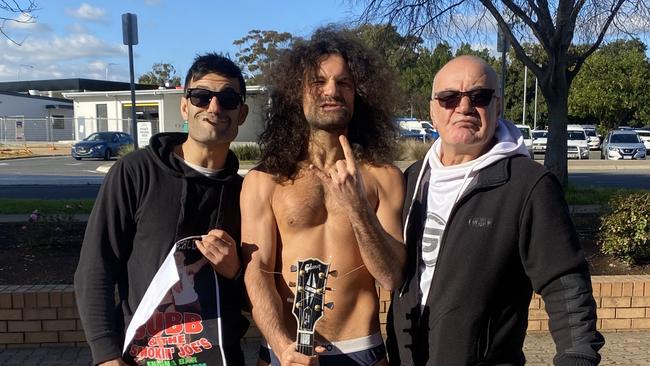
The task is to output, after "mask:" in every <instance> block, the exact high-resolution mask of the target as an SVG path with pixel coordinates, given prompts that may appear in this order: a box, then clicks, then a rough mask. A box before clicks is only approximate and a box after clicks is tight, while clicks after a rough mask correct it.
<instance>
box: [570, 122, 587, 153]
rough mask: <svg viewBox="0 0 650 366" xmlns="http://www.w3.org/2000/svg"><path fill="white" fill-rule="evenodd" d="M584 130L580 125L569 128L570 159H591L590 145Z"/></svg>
mask: <svg viewBox="0 0 650 366" xmlns="http://www.w3.org/2000/svg"><path fill="white" fill-rule="evenodd" d="M587 141H588V140H587V134H586V133H585V130H584V128H582V127H581V126H578V125H568V126H567V152H566V157H567V158H569V159H589V143H588V142H587Z"/></svg>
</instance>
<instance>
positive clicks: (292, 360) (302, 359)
mask: <svg viewBox="0 0 650 366" xmlns="http://www.w3.org/2000/svg"><path fill="white" fill-rule="evenodd" d="M324 351H325V348H324V347H321V346H317V347H316V352H324ZM278 356H279V357H280V365H282V366H290V365H309V366H318V365H319V363H318V356H307V355H303V354H302V353H300V352H298V351H296V342H293V343H289V345H287V346H286V347H285V348H284V350H282V353H280V354H279V355H278Z"/></svg>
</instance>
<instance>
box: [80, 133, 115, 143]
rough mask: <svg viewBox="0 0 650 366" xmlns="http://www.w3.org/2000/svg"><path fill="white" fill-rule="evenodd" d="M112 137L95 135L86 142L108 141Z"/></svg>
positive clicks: (104, 134)
mask: <svg viewBox="0 0 650 366" xmlns="http://www.w3.org/2000/svg"><path fill="white" fill-rule="evenodd" d="M110 137H111V134H110V133H93V134H92V135H90V136H88V137H86V138H85V139H84V141H108V140H109V139H110Z"/></svg>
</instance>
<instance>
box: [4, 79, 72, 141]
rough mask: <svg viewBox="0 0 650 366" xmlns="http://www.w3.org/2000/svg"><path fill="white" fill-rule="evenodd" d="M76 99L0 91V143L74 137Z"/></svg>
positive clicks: (56, 139) (69, 138)
mask: <svg viewBox="0 0 650 366" xmlns="http://www.w3.org/2000/svg"><path fill="white" fill-rule="evenodd" d="M72 117H73V107H72V101H70V100H67V99H63V98H52V97H47V96H40V95H30V94H24V93H16V92H8V91H0V142H2V143H7V142H34V141H58V140H71V139H72V138H73V131H74V126H73V123H72Z"/></svg>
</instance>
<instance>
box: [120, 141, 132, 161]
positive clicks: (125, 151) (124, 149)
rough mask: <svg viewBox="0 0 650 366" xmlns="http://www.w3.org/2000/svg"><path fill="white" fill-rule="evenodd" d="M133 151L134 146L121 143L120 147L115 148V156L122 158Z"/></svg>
mask: <svg viewBox="0 0 650 366" xmlns="http://www.w3.org/2000/svg"><path fill="white" fill-rule="evenodd" d="M134 151H135V146H133V145H132V144H128V145H123V146H122V147H120V149H119V150H117V156H118V157H119V158H123V157H124V156H125V155H127V154H130V153H132V152H134Z"/></svg>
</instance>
